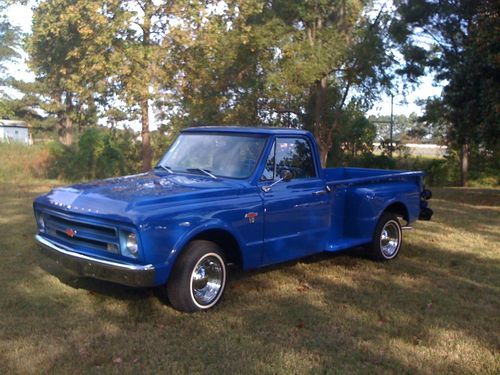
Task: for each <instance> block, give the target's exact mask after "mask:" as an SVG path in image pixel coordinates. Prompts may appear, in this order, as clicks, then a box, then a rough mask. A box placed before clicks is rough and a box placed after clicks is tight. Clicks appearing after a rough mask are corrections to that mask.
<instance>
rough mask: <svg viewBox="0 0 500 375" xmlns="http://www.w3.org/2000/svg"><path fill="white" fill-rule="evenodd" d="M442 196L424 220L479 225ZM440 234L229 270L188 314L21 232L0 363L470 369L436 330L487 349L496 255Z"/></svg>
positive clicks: (9, 228) (492, 339)
mask: <svg viewBox="0 0 500 375" xmlns="http://www.w3.org/2000/svg"><path fill="white" fill-rule="evenodd" d="M11 198H12V196H11ZM474 199H476V198H474ZM462 203H463V202H462ZM451 205H454V203H448V202H445V203H439V210H438V211H437V217H438V218H439V220H438V222H437V223H436V227H435V229H434V230H436V231H443V232H445V231H446V230H448V229H449V228H451V227H453V228H458V229H460V230H461V231H465V232H469V231H470V232H471V233H473V232H475V231H476V229H477V228H479V227H476V226H482V225H487V224H490V218H489V217H484V218H483V217H482V216H481V214H480V212H479V211H477V212H476V211H474V212H475V213H474V222H471V221H470V220H465V221H464V223H462V222H458V223H455V221H454V219H453V215H456V212H452V211H451V210H449V208H453V209H457V208H456V207H452V206H451ZM28 208H29V205H28V204H23V206H22V208H21V209H20V208H19V202H17V203H16V202H13V203H10V202H8V204H7V205H4V206H2V207H1V208H0V209H1V212H2V214H5V213H7V214H8V215H10V216H11V217H13V218H14V219H13V220H12V221H11V222H8V223H6V224H5V227H3V228H2V231H3V233H18V234H19V235H21V236H26V235H29V237H31V233H28V232H29V231H31V230H32V229H33V228H34V226H33V228H32V227H30V226H24V227H23V221H24V220H25V219H26V217H28V216H29V215H28V214H27V210H28ZM447 210H448V211H447ZM458 210H463V214H465V212H466V211H467V209H466V208H462V207H461V206H460V207H458ZM440 212H441V213H443V215H441V217H439V215H440ZM459 214H460V213H459ZM450 216H451V218H450ZM486 216H487V215H486ZM444 218H446V219H444ZM450 220H451V221H450ZM438 225H439V226H438ZM6 243H7V242H6V239H4V238H0V245H3V246H1V247H4V248H5V244H6ZM441 245H443V244H435V245H433V246H426V247H425V246H421V245H411V246H407V247H406V248H405V249H404V252H403V253H402V254H401V256H400V257H399V258H398V259H397V260H396V261H395V262H391V263H384V264H381V263H372V262H370V261H367V260H366V259H365V258H364V257H363V255H364V251H363V250H362V249H361V248H357V249H352V250H350V251H349V252H342V253H334V254H329V253H323V254H320V255H315V256H311V257H308V258H305V259H302V260H300V261H294V262H290V263H286V264H281V265H278V266H273V267H268V268H266V269H263V270H258V271H252V272H248V273H241V272H236V273H234V274H233V275H232V276H231V281H230V283H229V285H228V290H227V294H226V296H225V297H224V299H223V301H222V303H221V304H220V305H219V306H217V307H216V308H215V309H214V310H213V311H209V312H206V313H199V314H191V315H190V314H182V313H178V312H176V311H174V310H173V309H171V308H169V307H166V306H164V305H163V304H162V303H161V302H160V300H159V299H158V298H157V297H158V290H157V289H133V288H128V287H124V286H120V285H116V284H112V283H107V282H103V281H98V280H93V279H81V278H78V277H76V276H73V275H72V274H71V273H69V272H67V271H65V270H64V269H63V268H61V267H59V266H58V265H56V264H55V263H53V262H52V261H51V260H49V259H46V258H45V257H43V256H42V255H33V254H37V252H36V250H35V247H36V245H35V244H34V242H33V240H29V241H28V240H26V239H25V238H24V237H22V240H20V241H19V246H20V248H19V249H14V248H12V247H9V246H8V247H7V248H6V249H5V251H4V256H10V254H12V253H13V252H14V251H16V252H20V253H21V258H19V260H18V261H16V262H14V263H12V264H13V267H12V268H9V269H6V268H4V269H3V270H2V271H3V272H2V275H0V281H2V285H3V286H4V287H5V288H6V290H8V293H6V294H5V295H4V296H3V298H2V299H1V301H0V308H1V312H2V322H3V323H0V324H2V325H1V326H0V328H1V330H0V333H1V337H0V345H1V343H2V342H4V341H2V340H7V338H8V340H9V342H10V343H12V345H14V346H15V345H17V346H15V347H16V348H18V349H17V351H14V350H11V349H10V347H9V346H1V348H2V349H3V350H2V353H1V354H0V361H1V362H2V364H3V366H4V368H5V369H6V370H7V371H12V372H30V371H29V369H30V368H28V371H23V370H25V369H26V368H25V367H23V366H25V363H31V369H35V370H40V371H42V372H51V371H56V372H69V371H72V372H75V373H85V372H89V371H94V372H95V371H100V370H105V371H107V372H110V371H111V372H122V371H124V372H139V371H151V372H180V373H187V372H204V373H215V372H218V373H220V372H235V373H242V372H246V373H248V372H251V373H253V372H259V373H260V372H266V373H304V372H326V373H329V372H350V373H370V374H371V373H386V372H392V373H430V372H436V373H444V372H448V373H461V372H474V371H475V372H488V371H489V372H493V371H492V367H491V361H490V362H488V361H485V363H486V365H488V366H490V367H488V368H481V367H477V366H480V365H477V364H469V363H468V362H467V360H464V359H463V358H460V357H457V356H454V355H452V354H453V353H450V350H457V351H459V350H461V346H464V345H465V344H464V342H459V341H457V342H456V347H455V349H453V348H452V349H448V351H447V350H445V349H441V348H440V344H441V343H442V342H443V340H444V339H443V338H442V337H441V336H439V335H445V334H446V333H449V332H451V333H452V334H454V335H459V337H462V336H460V335H463V336H464V337H465V338H466V339H467V340H469V339H470V340H471V342H472V343H473V344H475V345H476V346H477V347H478V348H480V349H481V352H480V356H479V357H478V358H479V359H478V361H481V360H484V358H485V356H487V355H488V354H485V353H488V352H489V353H491V355H492V356H494V353H495V352H496V351H498V349H499V348H500V342H499V337H498V334H497V333H495V332H494V330H492V327H495V322H496V323H498V320H497V318H496V315H497V312H498V307H499V297H498V296H499V286H498V283H497V282H495V280H496V278H497V275H498V270H499V269H500V263H499V262H498V261H497V260H491V259H485V258H483V257H481V256H480V254H477V255H476V254H473V253H463V252H456V251H453V249H448V248H446V247H443V246H441ZM444 245H445V244H444ZM28 258H29V259H30V261H27V262H26V260H27V259H28ZM15 259H17V258H15ZM38 266H39V267H40V268H41V269H42V270H43V271H40V272H39V270H38ZM51 275H52V276H55V277H56V278H57V280H55V279H54V278H53V277H52V276H51ZM59 282H60V283H59ZM59 284H61V285H59ZM304 284H307V286H308V287H307V288H302V285H304ZM82 291H84V292H85V293H81V292H82ZM162 302H164V300H162ZM450 337H452V338H451V339H450V340H452V341H453V340H457V339H455V338H454V337H455V336H450ZM466 343H467V344H469V345H470V342H468V341H467V342H466ZM471 346H473V345H471ZM440 350H442V351H440ZM433 351H434V352H436V353H435V354H433V355H432V354H428V353H429V352H433ZM489 358H490V357H486V359H487V360H488V359H489ZM23 361H24V362H23ZM467 366H476V367H467ZM478 370H479V371H478ZM481 370H484V371H481Z"/></svg>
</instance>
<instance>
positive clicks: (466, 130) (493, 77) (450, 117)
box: [393, 0, 500, 184]
mask: <svg viewBox="0 0 500 375" xmlns="http://www.w3.org/2000/svg"><path fill="white" fill-rule="evenodd" d="M397 4H398V14H399V17H398V18H397V21H395V22H394V23H393V30H397V34H398V35H399V36H400V42H401V45H402V50H403V52H404V54H405V57H406V61H407V65H406V69H403V70H402V73H404V74H406V75H407V76H409V77H414V78H415V77H417V76H419V75H421V74H423V72H424V70H423V69H424V68H425V67H428V68H430V69H433V70H434V71H435V72H436V73H437V74H436V79H437V80H440V81H445V88H444V91H443V95H442V97H441V98H434V99H432V100H431V101H430V102H429V105H428V111H427V114H426V118H425V119H426V121H427V122H429V123H433V122H434V123H437V124H439V126H443V125H444V126H445V127H446V129H447V140H448V143H449V144H450V146H453V147H454V148H455V149H457V150H459V151H460V159H461V183H462V184H465V183H466V182H467V178H468V173H469V157H470V156H471V152H472V150H473V148H474V147H484V148H486V149H487V150H489V151H490V152H493V153H498V150H499V148H500V137H499V134H500V131H499V130H500V115H499V111H498V106H499V105H500V94H499V91H498V87H499V85H500V60H499V59H498V57H499V50H500V49H499V40H498V38H492V37H491V35H497V34H498V33H499V31H500V25H499V23H498V17H499V9H498V5H497V3H496V2H495V1H492V0H481V1H465V0H464V1H440V2H436V1H433V0H425V1H407V0H403V1H398V2H397ZM425 44H429V45H430V47H429V48H424V46H423V45H425Z"/></svg>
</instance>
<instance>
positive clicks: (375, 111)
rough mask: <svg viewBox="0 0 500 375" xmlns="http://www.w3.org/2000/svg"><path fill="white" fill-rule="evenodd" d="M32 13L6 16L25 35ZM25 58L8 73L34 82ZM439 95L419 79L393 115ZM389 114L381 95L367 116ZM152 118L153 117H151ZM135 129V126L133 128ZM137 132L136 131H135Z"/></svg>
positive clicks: (15, 9)
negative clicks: (418, 82)
mask: <svg viewBox="0 0 500 375" xmlns="http://www.w3.org/2000/svg"><path fill="white" fill-rule="evenodd" d="M32 14H33V13H32V11H31V8H30V5H25V6H23V5H19V4H16V5H12V6H10V7H9V9H8V11H7V15H8V17H9V19H10V21H11V23H12V24H14V25H17V26H20V27H21V29H22V30H23V31H24V32H25V33H29V32H30V31H31V17H32ZM25 59H26V56H24V58H23V60H22V61H19V62H16V63H14V64H10V65H9V66H8V68H9V73H10V74H11V75H12V76H14V77H16V78H18V79H22V80H26V81H29V80H34V78H35V76H34V74H33V72H31V71H30V70H29V68H28V67H27V66H26V63H25ZM440 93H441V87H440V86H438V87H435V86H434V85H433V78H432V76H431V75H428V76H425V77H423V78H422V79H421V82H420V84H419V85H418V86H417V87H415V88H414V89H413V91H411V92H409V93H407V94H406V96H404V95H402V94H396V95H395V96H394V114H395V115H410V114H411V113H413V112H414V113H416V114H422V108H421V107H419V106H418V105H417V103H416V102H417V101H418V100H419V99H425V98H428V97H429V96H436V95H439V94H440ZM390 113H391V98H390V96H387V95H382V96H381V98H380V100H379V101H377V102H376V103H374V105H373V107H372V109H370V110H369V111H368V115H390ZM151 117H153V116H151ZM151 125H152V129H155V128H156V125H155V124H154V123H152V124H151ZM134 127H135V126H134ZM136 130H137V129H136Z"/></svg>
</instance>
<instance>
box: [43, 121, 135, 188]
mask: <svg viewBox="0 0 500 375" xmlns="http://www.w3.org/2000/svg"><path fill="white" fill-rule="evenodd" d="M50 155H51V163H50V166H49V173H48V175H49V177H50V178H63V179H65V180H70V181H79V180H92V179H98V178H106V177H112V176H118V175H125V174H132V173H133V172H135V171H137V170H138V169H139V168H138V165H139V164H140V156H139V152H138V145H137V142H135V139H134V137H133V133H131V132H130V131H127V130H125V131H120V132H116V133H115V134H112V133H111V131H109V130H105V129H103V128H96V127H89V128H87V129H85V130H84V131H83V133H82V134H81V136H80V137H79V139H78V142H77V144H75V145H72V146H66V145H63V144H62V143H58V142H55V143H52V144H51V146H50Z"/></svg>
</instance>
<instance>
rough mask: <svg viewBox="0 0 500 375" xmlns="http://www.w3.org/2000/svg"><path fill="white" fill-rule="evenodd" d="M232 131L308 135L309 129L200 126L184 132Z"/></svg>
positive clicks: (183, 131)
mask: <svg viewBox="0 0 500 375" xmlns="http://www.w3.org/2000/svg"><path fill="white" fill-rule="evenodd" d="M201 132H203V133H232V134H237V133H239V134H263V135H308V134H310V133H309V132H308V131H307V130H301V129H289V128H264V127H249V126H199V127H195V128H187V129H184V130H182V133H201Z"/></svg>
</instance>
